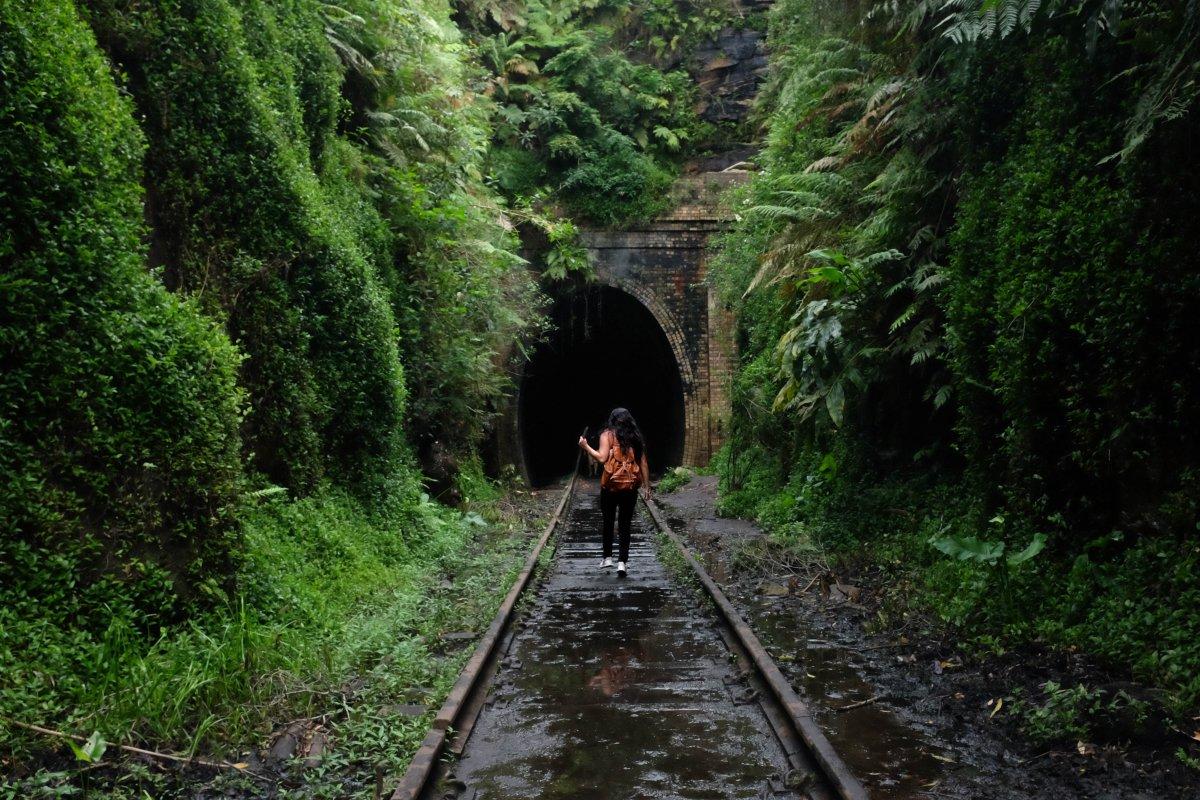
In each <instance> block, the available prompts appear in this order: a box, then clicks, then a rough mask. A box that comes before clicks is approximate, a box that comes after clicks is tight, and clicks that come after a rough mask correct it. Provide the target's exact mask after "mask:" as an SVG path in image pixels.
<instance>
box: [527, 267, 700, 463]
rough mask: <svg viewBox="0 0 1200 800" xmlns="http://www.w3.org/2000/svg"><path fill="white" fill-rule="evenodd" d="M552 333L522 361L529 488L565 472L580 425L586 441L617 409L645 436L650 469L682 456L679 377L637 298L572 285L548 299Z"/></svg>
mask: <svg viewBox="0 0 1200 800" xmlns="http://www.w3.org/2000/svg"><path fill="white" fill-rule="evenodd" d="M550 319H551V324H552V326H553V330H552V333H551V334H550V335H549V337H548V338H547V340H546V341H544V342H542V343H541V344H540V345H539V346H538V347H537V348H536V349H535V351H534V353H533V356H532V358H531V359H530V360H529V362H528V363H527V364H526V366H525V375H524V378H523V380H522V384H521V391H520V395H519V407H518V414H519V426H520V428H519V429H520V436H521V447H522V449H523V455H524V459H525V468H526V470H527V472H528V474H529V479H530V481H531V482H532V483H533V485H534V486H544V485H545V484H547V483H549V482H551V481H554V480H556V479H558V478H560V477H562V476H563V475H566V474H568V473H569V472H570V471H571V470H572V468H573V467H574V465H575V460H576V456H577V454H578V452H579V451H578V448H577V447H576V445H575V442H576V440H577V439H578V438H579V433H580V431H582V430H583V428H584V426H585V425H586V426H587V428H588V431H589V439H590V440H591V443H592V446H593V447H595V446H596V442H597V436H598V434H599V431H600V430H601V428H603V426H604V423H605V421H606V420H607V419H608V414H609V412H610V411H612V409H613V408H615V407H617V406H624V407H626V408H628V409H629V410H630V411H631V412H633V416H634V417H635V418H636V419H637V421H638V425H639V426H640V427H641V429H642V433H643V434H644V435H645V437H646V452H647V456H648V459H649V461H650V471H651V473H653V474H659V473H661V472H662V471H663V470H665V469H667V468H669V467H672V466H675V465H677V464H679V463H680V461H681V459H682V457H683V440H684V405H683V381H682V379H681V378H680V374H679V366H678V364H677V363H676V360H675V354H674V353H673V352H672V351H671V345H670V343H669V342H668V341H667V336H666V334H665V333H664V332H663V330H662V327H661V326H660V325H659V324H658V320H656V319H655V318H654V315H653V314H651V313H650V311H649V310H648V309H647V308H646V307H645V306H644V305H642V304H641V302H639V301H638V300H637V299H636V298H634V297H632V296H631V295H629V294H627V293H625V292H623V291H621V290H620V289H615V288H613V287H609V286H587V287H573V288H571V289H567V290H564V291H562V292H561V293H560V294H559V296H557V297H556V298H555V299H554V303H553V306H552V308H551V310H550Z"/></svg>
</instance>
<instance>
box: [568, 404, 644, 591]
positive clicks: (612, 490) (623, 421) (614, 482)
mask: <svg viewBox="0 0 1200 800" xmlns="http://www.w3.org/2000/svg"><path fill="white" fill-rule="evenodd" d="M579 446H580V447H582V448H583V449H584V450H586V451H587V453H588V455H589V456H591V457H592V458H594V459H595V460H596V461H597V462H599V463H601V464H603V465H604V471H603V472H601V473H600V514H601V516H602V517H603V518H604V527H603V532H604V558H603V559H601V561H600V568H601V569H606V568H608V567H611V566H612V550H613V517H614V516H616V517H617V520H618V527H619V529H620V533H621V538H620V549H619V551H618V554H617V575H618V576H620V577H622V578H624V577H625V573H626V565H627V564H628V563H629V529H630V526H631V523H632V522H633V507H634V506H635V505H636V504H637V490H638V487H644V489H645V492H646V500H647V502H648V501H649V500H650V468H649V466H647V464H646V440H645V439H644V438H643V437H642V431H641V430H640V429H639V428H638V425H637V422H636V421H634V419H633V414H630V413H629V411H628V410H627V409H624V408H614V409H613V411H612V413H611V414H609V415H608V423H607V424H606V425H605V426H604V430H603V431H601V432H600V448H599V449H598V450H593V449H592V446H591V445H589V444H588V441H587V439H586V438H585V437H583V436H580V437H579Z"/></svg>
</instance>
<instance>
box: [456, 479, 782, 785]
mask: <svg viewBox="0 0 1200 800" xmlns="http://www.w3.org/2000/svg"><path fill="white" fill-rule="evenodd" d="M654 538H655V537H654V536H653V535H652V527H651V524H650V522H649V520H647V519H646V518H645V512H644V511H641V510H639V513H638V516H637V517H636V518H635V523H634V537H633V544H632V548H631V554H630V571H629V576H628V577H627V578H625V579H620V578H617V577H616V576H615V574H613V573H612V572H611V571H600V570H599V569H597V566H596V564H597V562H598V561H599V542H598V540H599V515H598V513H597V511H596V509H595V498H594V497H591V496H589V495H586V494H585V495H583V496H582V497H580V498H579V499H578V500H577V501H575V502H574V503H573V506H572V509H571V512H570V514H569V515H568V522H567V525H566V526H565V528H564V530H563V531H562V532H561V533H560V539H559V545H558V550H557V555H556V559H555V562H554V566H553V568H552V569H551V571H550V573H549V575H548V576H547V578H546V580H545V582H544V583H543V585H542V586H541V587H540V589H539V591H538V595H537V598H536V600H535V602H534V604H533V607H532V608H531V609H530V611H529V614H528V615H527V617H526V618H525V622H526V624H524V625H523V626H522V628H521V629H520V631H519V633H518V634H517V636H516V638H515V640H514V642H513V646H512V648H511V649H510V650H509V652H508V654H507V656H506V658H505V666H504V667H503V668H502V670H501V672H500V673H499V675H498V676H497V680H496V683H495V684H494V685H493V688H492V691H491V693H490V694H489V698H488V706H487V707H485V709H484V712H483V714H482V715H481V716H480V718H479V721H478V723H477V724H476V727H475V729H474V731H473V733H472V735H471V739H470V740H469V741H468V743H467V747H466V750H465V752H464V754H463V757H462V759H461V760H460V761H459V762H458V764H457V765H455V767H454V784H453V786H458V787H459V788H461V789H462V792H463V793H462V794H461V796H462V797H464V798H465V797H469V796H473V797H478V798H480V800H483V799H484V798H487V799H488V800H504V799H507V798H511V799H512V800H517V798H520V799H521V800H525V798H531V797H536V798H540V799H541V800H558V799H559V798H562V799H563V800H566V798H572V799H577V800H588V799H590V798H595V800H609V799H610V798H663V799H664V800H665V799H667V798H680V800H682V799H683V798H714V799H715V798H721V799H722V800H727V799H728V798H745V799H746V800H751V799H753V800H759V799H760V798H793V800H795V798H796V795H795V794H794V793H793V792H787V791H784V792H775V791H772V790H771V788H770V786H771V782H772V781H775V782H776V785H778V781H779V779H780V778H781V777H782V776H784V775H786V774H787V771H788V765H787V760H786V756H785V754H784V753H783V751H782V748H781V747H780V746H779V743H778V741H777V740H776V739H775V736H774V734H773V733H772V731H771V729H770V726H769V724H768V723H767V720H766V719H765V717H764V716H763V714H762V711H761V709H760V708H759V707H758V706H757V705H756V704H753V703H745V702H738V695H739V693H744V692H745V686H744V684H743V683H742V682H741V680H740V679H739V677H738V675H737V673H736V671H735V669H734V667H733V665H732V664H731V661H730V658H729V653H728V651H727V650H726V648H725V646H724V644H723V642H722V641H721V640H720V637H719V636H718V634H717V632H716V629H715V627H714V625H713V618H712V616H711V614H712V611H711V609H710V608H708V607H707V606H706V605H705V604H700V603H696V602H695V601H694V600H693V599H692V598H691V597H690V595H689V594H688V590H686V589H685V588H683V587H682V586H681V585H679V584H678V583H677V582H676V581H675V580H674V579H673V578H672V577H671V575H670V574H669V573H668V572H667V571H666V569H665V568H664V567H663V565H662V564H661V562H660V561H659V560H658V557H657V554H656V552H655V549H654V543H653V542H654ZM464 787H465V788H464ZM471 792H475V793H476V794H474V795H472V794H471Z"/></svg>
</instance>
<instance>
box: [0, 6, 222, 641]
mask: <svg viewBox="0 0 1200 800" xmlns="http://www.w3.org/2000/svg"><path fill="white" fill-rule="evenodd" d="M0 41H3V45H2V46H0V73H2V74H3V75H4V80H3V81H2V85H0V182H2V183H3V185H4V187H5V189H4V192H5V202H4V203H3V208H2V210H0V259H2V261H3V270H2V276H0V305H2V307H3V309H4V311H3V317H2V319H0V352H3V354H4V362H5V367H4V370H3V372H2V373H0V516H2V517H3V518H4V521H5V522H4V530H3V532H0V560H2V561H3V563H4V565H5V580H4V583H3V589H2V590H0V592H2V594H0V597H2V601H0V605H3V606H4V607H5V609H6V613H8V614H15V615H18V616H25V615H29V616H32V617H40V616H41V615H43V614H44V613H46V610H48V609H52V613H53V614H54V615H55V616H56V617H57V619H59V620H61V621H62V622H63V623H64V624H66V625H68V626H72V627H74V626H79V627H81V628H86V627H90V626H92V625H95V624H96V623H95V621H94V619H95V617H96V616H97V615H100V616H106V615H107V613H108V612H107V611H105V609H106V607H108V606H110V605H127V606H130V607H132V609H134V611H135V612H136V614H138V615H139V619H138V624H139V625H140V626H142V627H143V628H144V629H150V628H153V627H155V626H157V625H160V624H165V623H167V622H170V621H172V620H174V619H177V618H178V615H179V614H180V613H181V612H182V610H183V605H184V602H185V601H189V602H190V601H195V602H196V603H201V604H203V603H211V602H212V601H214V600H216V599H218V598H220V597H222V596H223V591H222V590H223V588H225V589H227V588H228V587H229V580H230V577H231V575H232V574H233V572H234V570H235V568H236V565H237V562H238V550H237V548H238V536H239V533H238V521H237V518H236V510H237V500H238V495H239V493H240V491H241V484H242V464H241V460H240V453H239V448H240V441H239V437H238V426H239V424H240V422H241V418H242V413H243V407H244V406H243V394H242V392H241V390H240V389H239V388H238V386H237V384H236V382H235V381H236V375H237V370H238V366H239V363H240V357H239V355H238V353H237V352H236V350H235V349H234V348H233V347H232V346H231V345H230V343H229V341H228V340H227V339H226V338H225V336H224V335H223V334H222V333H221V332H220V330H219V329H218V328H217V327H216V326H215V325H214V323H213V322H211V321H210V320H209V319H207V318H206V317H204V316H203V315H202V314H201V313H199V311H198V310H197V304H196V303H194V302H191V301H187V300H182V299H180V298H179V297H176V296H174V295H172V294H170V293H169V292H167V291H166V290H165V289H164V288H163V287H162V286H161V285H160V283H159V282H158V280H157V279H156V277H155V275H154V274H153V273H151V272H150V271H148V270H147V268H146V248H145V246H144V245H143V243H142V237H143V234H144V233H145V229H144V228H143V223H142V200H143V194H142V188H141V186H142V184H141V181H142V175H141V159H142V156H143V153H144V141H143V139H142V137H141V136H140V135H139V133H138V129H137V126H136V124H135V123H134V119H133V109H132V108H131V105H130V103H129V101H128V99H127V98H125V97H123V96H122V95H121V94H120V92H119V91H118V89H117V87H116V86H115V85H114V83H113V80H112V77H111V75H110V73H109V69H108V66H107V64H106V63H105V61H104V59H103V58H102V57H101V55H100V52H99V50H98V49H97V47H96V42H95V39H94V38H93V36H92V35H91V32H90V31H89V30H88V28H87V26H86V25H84V24H83V22H82V21H81V20H80V18H79V16H78V15H77V14H76V12H75V9H74V8H73V6H72V5H71V4H70V3H69V2H57V1H56V0H42V1H40V2H37V3H35V4H32V5H28V4H27V5H25V6H21V7H17V6H14V5H5V6H4V8H3V11H0ZM64 635H65V636H67V637H68V638H69V637H71V636H73V635H74V634H70V633H67V634H64Z"/></svg>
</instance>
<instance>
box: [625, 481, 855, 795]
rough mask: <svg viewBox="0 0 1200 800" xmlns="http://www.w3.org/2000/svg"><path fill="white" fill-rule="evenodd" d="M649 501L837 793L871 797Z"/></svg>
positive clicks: (660, 526)
mask: <svg viewBox="0 0 1200 800" xmlns="http://www.w3.org/2000/svg"><path fill="white" fill-rule="evenodd" d="M642 502H643V503H645V506H646V508H647V510H648V511H649V512H650V517H651V518H652V519H653V520H654V524H655V525H657V526H658V529H659V530H660V531H662V533H663V534H664V535H666V536H667V537H668V538H669V539H670V540H671V541H672V542H673V543H674V544H675V546H676V547H677V548H678V549H679V552H680V554H681V555H682V556H683V559H684V560H685V561H686V562H687V563H688V565H689V566H690V567H691V568H692V571H693V572H695V574H696V577H697V578H698V579H699V581H700V584H701V585H702V586H703V587H704V589H705V591H706V592H707V593H708V596H709V597H710V598H711V599H712V601H713V604H714V605H715V606H716V607H717V610H718V612H720V614H721V616H722V617H723V618H724V621H725V623H726V624H727V625H728V626H729V628H730V629H731V631H732V632H733V635H734V636H735V637H736V638H737V642H738V644H739V645H740V646H741V648H742V649H743V650H744V651H745V653H746V654H747V655H748V656H749V658H750V660H751V661H752V662H753V664H754V667H755V669H756V670H757V671H758V673H759V675H760V676H761V678H762V680H763V681H764V682H765V683H766V685H767V687H768V688H769V689H770V691H771V694H772V695H773V696H774V698H775V700H776V702H777V703H778V705H779V707H780V708H781V709H782V710H783V712H784V713H785V714H786V715H787V718H788V721H789V722H790V723H791V725H792V727H793V728H794V729H795V732H796V734H797V735H798V736H799V737H800V740H801V741H802V742H803V743H804V746H805V748H806V749H807V750H808V752H809V753H810V754H811V755H812V758H813V759H814V760H815V761H816V762H817V764H818V765H819V766H820V768H821V771H822V772H823V773H824V775H825V777H826V779H827V780H828V781H829V783H830V784H831V786H832V787H833V789H834V791H836V792H837V796H838V797H840V798H842V800H867V798H868V795H867V790H866V788H865V787H864V786H863V785H862V783H861V782H860V781H859V780H858V778H856V777H854V773H852V772H851V771H850V768H849V767H847V766H846V763H845V762H844V761H842V758H841V756H839V755H838V754H837V751H836V750H834V748H833V745H832V744H830V742H829V740H828V739H827V738H825V734H824V733H823V732H822V731H821V729H820V727H818V726H817V723H816V721H815V720H814V719H813V716H812V712H811V711H810V710H809V708H808V706H807V705H806V704H805V703H804V701H803V700H801V699H800V697H799V696H798V695H797V694H796V690H795V689H793V688H792V685H791V683H789V682H788V680H787V678H786V677H784V675H783V672H781V671H780V669H779V667H778V666H777V665H776V664H775V660H774V659H773V658H771V656H770V654H769V653H768V652H767V650H766V648H764V647H763V645H762V642H760V641H759V640H758V637H757V636H756V635H755V634H754V631H753V629H751V627H750V626H749V625H748V624H747V623H746V620H744V619H743V618H742V615H741V614H739V613H738V611H737V609H736V608H734V606H733V604H732V603H730V602H729V598H727V597H726V596H725V593H724V592H723V591H721V587H720V586H718V585H717V584H716V582H715V581H714V580H713V579H712V578H711V577H709V575H708V572H707V571H706V570H705V569H704V567H703V566H702V565H701V564H700V562H699V561H697V560H696V557H695V556H694V555H692V551H691V550H690V549H688V546H687V545H686V544H685V543H684V541H683V539H682V538H680V536H679V534H677V533H675V531H673V530H671V527H670V526H669V525H668V524H667V522H666V520H664V519H663V517H662V513H661V512H660V511H659V510H658V506H657V504H656V503H655V502H653V501H646V500H644V499H643V501H642Z"/></svg>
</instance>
